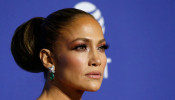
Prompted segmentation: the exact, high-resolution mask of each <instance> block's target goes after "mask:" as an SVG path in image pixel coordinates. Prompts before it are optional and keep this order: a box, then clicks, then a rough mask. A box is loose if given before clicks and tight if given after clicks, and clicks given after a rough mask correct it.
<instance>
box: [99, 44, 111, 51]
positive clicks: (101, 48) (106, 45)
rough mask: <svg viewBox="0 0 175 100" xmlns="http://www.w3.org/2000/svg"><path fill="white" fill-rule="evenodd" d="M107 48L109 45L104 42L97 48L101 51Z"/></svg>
mask: <svg viewBox="0 0 175 100" xmlns="http://www.w3.org/2000/svg"><path fill="white" fill-rule="evenodd" d="M108 48H109V45H108V44H105V45H102V46H100V47H98V49H99V50H102V51H105V50H107V49H108Z"/></svg>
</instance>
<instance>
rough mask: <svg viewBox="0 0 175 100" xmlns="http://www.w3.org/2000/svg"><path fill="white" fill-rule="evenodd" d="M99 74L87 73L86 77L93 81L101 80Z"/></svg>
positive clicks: (94, 72)
mask: <svg viewBox="0 0 175 100" xmlns="http://www.w3.org/2000/svg"><path fill="white" fill-rule="evenodd" d="M101 75H102V74H101V72H99V71H92V72H90V73H87V74H86V76H87V77H88V78H93V79H100V78H101Z"/></svg>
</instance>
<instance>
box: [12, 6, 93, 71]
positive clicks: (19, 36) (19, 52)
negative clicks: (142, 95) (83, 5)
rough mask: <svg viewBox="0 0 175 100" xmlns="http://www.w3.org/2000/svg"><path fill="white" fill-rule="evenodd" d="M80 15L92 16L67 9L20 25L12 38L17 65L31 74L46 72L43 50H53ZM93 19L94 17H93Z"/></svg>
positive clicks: (13, 53)
mask: <svg viewBox="0 0 175 100" xmlns="http://www.w3.org/2000/svg"><path fill="white" fill-rule="evenodd" d="M78 15H88V16H91V15H90V14H88V13H86V12H84V11H81V10H78V9H74V8H66V9H62V10H58V11H56V12H54V13H52V14H50V15H49V16H47V17H46V18H43V17H35V18H32V19H30V20H29V21H27V22H25V23H24V24H22V25H20V26H19V27H18V28H17V29H16V31H15V33H14V36H13V38H12V42H11V52H12V55H13V57H14V59H15V61H16V63H17V64H18V65H19V66H20V67H21V68H22V69H24V70H26V71H29V72H43V71H44V72H45V71H46V69H45V68H44V67H43V65H42V62H41V61H40V58H39V52H40V50H41V49H43V48H46V49H49V50H51V51H52V50H53V44H54V43H55V41H56V40H57V39H58V37H59V34H61V31H60V30H61V29H64V28H65V27H66V26H67V25H69V24H70V22H71V21H73V19H75V17H76V18H78V17H77V16H78ZM91 17H92V16H91Z"/></svg>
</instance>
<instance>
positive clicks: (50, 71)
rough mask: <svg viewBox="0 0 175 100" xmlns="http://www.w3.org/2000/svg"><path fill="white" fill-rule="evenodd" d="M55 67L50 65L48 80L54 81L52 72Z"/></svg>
mask: <svg viewBox="0 0 175 100" xmlns="http://www.w3.org/2000/svg"><path fill="white" fill-rule="evenodd" d="M54 68H55V66H54V65H52V67H49V73H50V79H51V80H53V79H54V77H55V76H54V73H55V70H54Z"/></svg>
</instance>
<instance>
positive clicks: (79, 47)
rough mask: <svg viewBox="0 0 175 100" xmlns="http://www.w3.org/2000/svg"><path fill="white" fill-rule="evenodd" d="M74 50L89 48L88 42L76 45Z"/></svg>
mask: <svg viewBox="0 0 175 100" xmlns="http://www.w3.org/2000/svg"><path fill="white" fill-rule="evenodd" d="M73 50H77V51H85V50H87V45H86V44H80V45H78V46H75V47H74V48H73Z"/></svg>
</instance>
